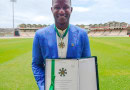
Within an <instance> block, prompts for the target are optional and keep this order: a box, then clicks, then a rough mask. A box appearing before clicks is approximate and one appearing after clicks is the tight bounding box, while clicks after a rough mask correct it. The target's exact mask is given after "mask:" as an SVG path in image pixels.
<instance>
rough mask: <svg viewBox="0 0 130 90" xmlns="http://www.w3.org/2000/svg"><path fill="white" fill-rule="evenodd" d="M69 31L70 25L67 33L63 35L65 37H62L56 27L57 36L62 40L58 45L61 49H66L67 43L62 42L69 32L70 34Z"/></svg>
mask: <svg viewBox="0 0 130 90" xmlns="http://www.w3.org/2000/svg"><path fill="white" fill-rule="evenodd" d="M68 29H69V25H68V28H67V29H66V31H65V33H64V34H63V35H60V33H59V32H58V30H57V28H56V26H55V31H56V33H57V35H58V37H59V38H60V41H61V42H60V43H59V44H58V46H59V47H60V48H62V49H63V48H64V47H65V43H64V42H63V41H62V40H63V39H64V37H65V36H66V34H67V32H68Z"/></svg>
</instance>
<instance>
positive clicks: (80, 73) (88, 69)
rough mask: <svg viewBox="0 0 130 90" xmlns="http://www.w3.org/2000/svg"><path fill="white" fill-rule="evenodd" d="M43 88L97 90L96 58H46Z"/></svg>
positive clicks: (48, 89)
mask: <svg viewBox="0 0 130 90" xmlns="http://www.w3.org/2000/svg"><path fill="white" fill-rule="evenodd" d="M45 90H99V82H98V68H97V58H96V57H91V58H82V59H46V68H45Z"/></svg>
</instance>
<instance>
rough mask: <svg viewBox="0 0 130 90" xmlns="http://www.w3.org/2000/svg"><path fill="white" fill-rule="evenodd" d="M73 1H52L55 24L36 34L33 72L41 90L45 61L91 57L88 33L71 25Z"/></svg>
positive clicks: (42, 88)
mask: <svg viewBox="0 0 130 90" xmlns="http://www.w3.org/2000/svg"><path fill="white" fill-rule="evenodd" d="M72 10H73V9H72V7H71V0H52V7H51V11H52V13H53V15H54V19H55V24H53V25H51V26H49V27H46V28H43V29H40V30H38V31H37V32H36V34H35V37H34V42H33V56H32V59H33V60H32V70H33V73H34V76H35V79H36V81H37V85H38V87H39V90H44V87H45V86H44V84H45V59H47V58H51V59H55V58H83V57H90V56H91V53H90V47H89V40H88V36H87V34H86V31H85V30H83V29H81V28H79V27H77V26H74V25H71V24H69V18H70V15H71V12H72Z"/></svg>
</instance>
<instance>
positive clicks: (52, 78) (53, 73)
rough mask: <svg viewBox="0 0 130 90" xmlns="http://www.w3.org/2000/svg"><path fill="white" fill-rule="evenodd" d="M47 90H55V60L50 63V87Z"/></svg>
mask: <svg viewBox="0 0 130 90" xmlns="http://www.w3.org/2000/svg"><path fill="white" fill-rule="evenodd" d="M49 90H55V60H54V59H52V61H51V85H50V88H49Z"/></svg>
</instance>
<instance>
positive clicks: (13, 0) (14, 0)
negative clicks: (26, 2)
mask: <svg viewBox="0 0 130 90" xmlns="http://www.w3.org/2000/svg"><path fill="white" fill-rule="evenodd" d="M10 2H12V13H13V29H14V3H15V2H16V0H10Z"/></svg>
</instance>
